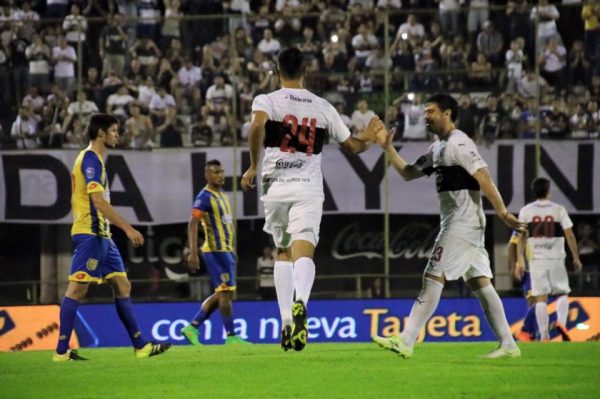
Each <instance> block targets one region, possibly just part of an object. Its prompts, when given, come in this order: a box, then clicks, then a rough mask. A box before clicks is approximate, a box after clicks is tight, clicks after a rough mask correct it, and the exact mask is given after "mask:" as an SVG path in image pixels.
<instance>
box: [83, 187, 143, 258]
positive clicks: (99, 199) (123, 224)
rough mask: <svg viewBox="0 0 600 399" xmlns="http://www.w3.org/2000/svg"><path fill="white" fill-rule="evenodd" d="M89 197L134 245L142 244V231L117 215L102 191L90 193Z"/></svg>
mask: <svg viewBox="0 0 600 399" xmlns="http://www.w3.org/2000/svg"><path fill="white" fill-rule="evenodd" d="M90 197H91V198H92V202H93V203H94V207H95V208H96V209H97V210H98V211H99V212H100V213H102V214H103V215H104V216H105V217H106V218H107V219H108V221H109V222H110V223H112V224H114V225H115V226H117V227H118V228H120V229H121V230H123V231H124V232H125V234H127V238H129V240H130V241H131V243H132V244H133V246H134V247H140V246H142V245H144V236H143V235H142V233H140V232H139V231H137V230H136V229H134V228H133V227H132V226H131V225H130V224H129V223H128V222H127V221H126V220H125V219H124V218H123V217H122V216H121V215H119V213H118V212H117V211H116V210H115V208H113V207H112V205H111V204H110V203H109V202H108V201H107V200H106V199H104V194H103V193H102V192H96V193H91V194H90Z"/></svg>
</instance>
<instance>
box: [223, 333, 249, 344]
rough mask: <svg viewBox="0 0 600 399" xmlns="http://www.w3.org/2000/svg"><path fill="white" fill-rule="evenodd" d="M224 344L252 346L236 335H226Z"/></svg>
mask: <svg viewBox="0 0 600 399" xmlns="http://www.w3.org/2000/svg"><path fill="white" fill-rule="evenodd" d="M225 344H226V345H229V344H252V342H248V341H246V340H244V339H242V338H240V337H238V336H237V335H228V336H227V338H225Z"/></svg>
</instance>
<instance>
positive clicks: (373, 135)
mask: <svg viewBox="0 0 600 399" xmlns="http://www.w3.org/2000/svg"><path fill="white" fill-rule="evenodd" d="M382 130H385V126H384V124H383V122H382V121H381V119H379V117H377V116H374V117H373V118H371V120H370V121H369V124H368V125H367V127H366V128H364V129H363V130H361V131H360V133H358V135H357V136H356V137H352V136H351V137H348V139H347V140H346V141H343V142H342V143H340V145H341V146H342V148H343V149H345V150H347V151H350V152H351V153H353V154H359V153H361V152H363V151H366V150H367V149H368V148H369V147H370V146H371V143H374V142H375V141H376V140H377V134H378V133H380V132H381V131H382Z"/></svg>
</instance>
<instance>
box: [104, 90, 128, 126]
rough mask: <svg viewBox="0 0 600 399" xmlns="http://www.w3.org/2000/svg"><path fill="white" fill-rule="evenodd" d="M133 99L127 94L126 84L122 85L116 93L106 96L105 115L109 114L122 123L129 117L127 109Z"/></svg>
mask: <svg viewBox="0 0 600 399" xmlns="http://www.w3.org/2000/svg"><path fill="white" fill-rule="evenodd" d="M134 100H135V99H134V98H133V96H132V95H131V94H130V93H129V89H128V88H127V85H126V84H122V85H121V86H120V87H119V89H118V90H117V92H116V93H114V94H111V95H110V96H108V99H107V100H106V113H108V114H111V115H113V116H115V117H117V119H119V121H120V122H121V123H122V122H124V121H125V119H127V117H128V116H129V115H128V113H127V109H128V108H129V104H130V103H131V102H132V101H134Z"/></svg>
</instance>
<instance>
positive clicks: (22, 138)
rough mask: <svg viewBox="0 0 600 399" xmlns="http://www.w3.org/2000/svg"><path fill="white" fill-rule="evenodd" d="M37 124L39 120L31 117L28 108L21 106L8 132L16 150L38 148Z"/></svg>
mask: <svg viewBox="0 0 600 399" xmlns="http://www.w3.org/2000/svg"><path fill="white" fill-rule="evenodd" d="M38 122H39V119H38V118H37V117H35V116H34V115H32V112H31V111H30V110H29V107H27V106H23V105H21V106H20V107H19V115H18V116H17V119H16V120H15V122H14V123H13V125H12V128H11V130H10V136H11V137H12V139H13V140H15V141H16V143H17V148H18V149H20V150H24V149H33V148H38V147H39V146H40V140H39V138H38V133H39V131H38Z"/></svg>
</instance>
